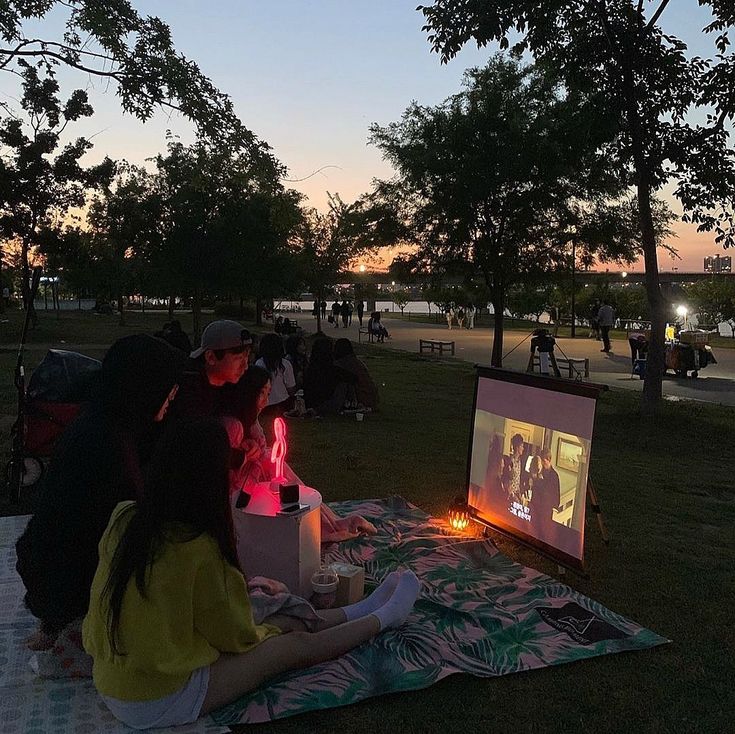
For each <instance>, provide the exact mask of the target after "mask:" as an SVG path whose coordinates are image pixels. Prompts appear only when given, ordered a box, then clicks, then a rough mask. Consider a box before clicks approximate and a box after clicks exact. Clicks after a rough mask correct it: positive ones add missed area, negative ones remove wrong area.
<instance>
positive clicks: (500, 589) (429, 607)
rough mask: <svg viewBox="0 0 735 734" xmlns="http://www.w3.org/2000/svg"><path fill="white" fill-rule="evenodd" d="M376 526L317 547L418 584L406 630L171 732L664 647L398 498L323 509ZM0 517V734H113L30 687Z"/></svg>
mask: <svg viewBox="0 0 735 734" xmlns="http://www.w3.org/2000/svg"><path fill="white" fill-rule="evenodd" d="M332 507H333V508H334V509H335V510H336V511H337V512H338V513H340V514H347V513H351V512H356V513H359V514H360V515H362V516H363V517H366V518H367V519H368V520H370V521H371V522H372V523H374V524H375V526H376V527H377V528H378V535H377V536H376V537H373V538H358V539H356V540H352V541H348V542H345V543H341V544H340V545H339V546H332V547H331V548H329V549H328V559H329V561H330V562H332V561H343V562H348V563H353V564H356V565H362V566H364V568H365V571H366V576H367V578H368V579H369V580H370V581H372V582H378V581H380V580H382V579H383V578H384V577H385V576H386V575H387V574H388V573H389V572H390V571H391V570H393V569H394V568H397V567H408V568H411V569H413V570H414V571H415V572H416V574H417V575H418V576H419V578H420V579H421V597H420V600H419V601H418V602H417V604H416V607H415V609H414V611H413V613H412V614H411V616H410V617H409V619H408V621H407V623H406V624H405V625H404V626H403V627H401V628H400V629H398V630H391V631H388V632H385V633H383V634H381V635H379V636H378V637H376V638H375V639H374V640H373V641H372V642H370V643H368V644H365V645H363V646H361V647H359V648H357V649H356V650H354V651H353V652H352V653H350V654H349V655H346V656H344V657H342V658H340V659H339V660H335V661H332V662H329V663H325V664H323V665H318V666H314V667H312V668H310V669H308V670H305V671H302V672H297V673H291V674H288V675H285V676H282V677H280V678H278V679H277V680H275V681H273V682H272V683H271V684H270V685H269V686H266V687H264V688H262V689H260V690H258V691H257V692H255V693H253V694H251V695H249V696H245V697H243V698H241V699H240V700H238V701H236V702H235V703H233V704H231V705H230V706H226V707H225V708H223V709H220V710H219V711H217V712H215V714H213V715H212V716H211V717H208V718H207V719H205V720H203V721H201V722H198V723H197V724H195V725H192V726H190V727H180V728H177V729H176V730H175V731H176V732H177V733H178V732H182V733H188V732H202V733H203V734H213V733H214V732H220V731H227V729H226V728H224V727H227V726H232V725H234V724H244V723H258V722H265V721H271V720H274V719H279V718H284V717H287V716H293V715H295V714H299V713H304V712H307V711H313V710H316V709H323V708H331V707H334V706H344V705H347V704H350V703H355V702H357V701H361V700H364V699H366V698H370V697H371V696H377V695H380V694H383V693H389V692H395V691H409V690H416V689H420V688H426V687H428V686H430V685H431V684H432V683H435V682H436V681H438V680H441V679H442V678H444V677H446V676H448V675H451V674H452V673H470V674H472V675H476V676H480V677H494V676H500V675H506V674H508V673H515V672H518V671H522V670H531V669H534V668H541V667H545V666H548V665H558V664H560V663H566V662H572V661H576V660H582V659H585V658H590V657H595V656H598V655H604V654H607V653H614V652H622V651H625V650H641V649H645V648H648V647H653V646H655V645H660V644H662V643H664V642H667V640H666V639H664V638H662V637H659V636H658V635H656V634H655V633H653V632H651V631H649V630H647V629H644V628H643V627H640V626H638V625H637V624H635V623H634V622H631V621H630V620H628V619H626V618H625V617H621V616H620V615H618V614H615V613H614V612H611V611H609V610H608V609H606V608H605V607H603V606H601V605H600V604H597V603H596V602H594V601H592V600H591V599H588V598H587V597H585V596H583V595H581V594H579V593H577V592H576V591H574V590H573V589H570V588H569V587H568V586H565V585H564V584H561V583H559V582H558V581H556V580H555V579H552V578H549V577H548V576H544V575H543V574H541V573H538V572H537V571H534V570H532V569H530V568H525V567H524V566H520V565H519V564H517V563H514V562H513V561H511V560H510V559H508V558H507V557H506V556H504V555H502V554H501V553H500V552H499V551H498V550H497V548H496V547H495V546H494V545H493V543H492V542H491V541H489V540H467V539H462V538H458V537H456V536H452V535H451V534H449V533H448V532H447V529H446V526H445V525H444V524H443V523H441V522H440V521H438V520H436V519H432V518H431V517H429V516H428V515H426V514H425V513H424V512H422V511H421V510H419V509H417V508H416V507H414V506H412V505H410V504H408V503H407V502H406V501H405V500H403V499H402V498H400V497H394V498H391V499H389V500H379V501H378V500H375V501H362V502H359V501H353V502H341V503H335V504H333V505H332ZM26 519H27V518H24V519H23V520H20V519H16V518H1V519H0V719H1V720H2V721H3V722H4V724H3V732H8V734H15V733H16V732H26V733H30V734H36V733H37V734H41V732H44V733H45V732H48V731H64V732H74V733H76V732H79V733H80V734H86V733H89V734H92V732H97V731H105V732H118V731H120V732H122V731H129V730H128V729H126V727H123V726H122V725H120V724H119V723H117V722H116V721H115V720H114V719H113V718H112V716H111V714H109V712H108V711H107V709H106V708H105V706H104V704H103V703H102V701H101V700H100V699H99V698H98V697H97V695H96V693H95V691H94V689H93V687H92V685H91V683H90V682H88V681H87V682H77V681H63V682H49V681H40V680H38V679H35V678H34V676H33V673H32V672H31V670H30V668H29V667H28V657H29V655H28V652H27V651H26V650H25V648H24V647H23V644H22V643H23V639H24V638H25V637H26V636H27V635H28V634H29V633H30V631H31V630H32V629H33V627H34V621H33V618H32V617H31V616H30V615H29V614H28V612H26V611H25V610H24V608H23V606H22V603H21V601H20V600H21V597H22V593H23V589H22V585H21V583H20V580H19V579H18V577H17V575H16V574H15V571H14V548H13V545H14V541H15V538H16V537H17V536H18V535H19V534H20V532H22V529H23V527H24V526H25V521H26Z"/></svg>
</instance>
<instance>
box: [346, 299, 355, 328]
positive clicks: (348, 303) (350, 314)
mask: <svg viewBox="0 0 735 734" xmlns="http://www.w3.org/2000/svg"><path fill="white" fill-rule="evenodd" d="M347 306H348V307H349V309H350V313H349V318H348V319H347V323H348V324H349V325H350V326H352V312H353V311H354V310H355V309H354V307H353V306H352V301H348V302H347Z"/></svg>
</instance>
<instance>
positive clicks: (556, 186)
mask: <svg viewBox="0 0 735 734" xmlns="http://www.w3.org/2000/svg"><path fill="white" fill-rule="evenodd" d="M700 4H701V5H708V6H710V9H711V11H712V16H713V20H712V23H711V25H710V26H708V27H707V28H706V29H705V31H706V33H709V34H712V36H713V38H714V46H715V50H716V53H715V54H713V57H712V58H711V59H702V58H699V57H690V56H689V55H688V54H687V49H686V47H685V45H684V44H683V43H682V42H681V41H680V40H679V39H677V38H675V37H674V36H672V35H671V34H670V33H666V32H665V31H664V29H663V27H662V23H663V20H664V19H665V11H666V8H667V5H668V0H659V2H658V4H656V3H652V2H648V1H647V0H640V1H639V0H636V2H631V0H608V1H607V2H606V3H586V4H582V5H580V4H579V3H576V2H566V1H564V0H559V1H558V2H553V3H549V2H548V0H522V1H520V2H517V3H514V4H513V8H512V9H510V10H508V8H507V7H506V5H507V3H504V2H501V1H500V0H497V1H496V0H491V1H486V0H471V1H470V2H467V0H436V1H435V2H434V3H433V4H432V5H428V6H423V7H420V8H419V10H420V11H421V12H422V13H423V15H424V17H425V23H426V25H425V29H426V31H427V33H428V36H429V42H430V44H431V46H432V48H433V49H434V50H436V51H437V52H439V54H440V55H441V58H442V60H447V59H449V58H451V57H452V56H454V55H455V54H456V53H457V52H458V51H459V49H460V48H461V47H462V46H463V45H464V44H465V43H466V42H468V41H470V40H475V41H476V42H477V43H478V44H479V45H486V44H489V43H495V44H496V45H497V47H498V48H499V52H498V53H495V54H494V55H492V56H491V58H490V60H489V62H488V64H487V65H485V66H483V67H480V68H474V69H469V70H468V71H467V72H466V74H465V77H464V81H463V85H462V88H461V90H460V91H459V92H458V93H456V94H455V95H452V96H451V97H449V98H447V99H446V100H445V101H444V102H442V103H440V104H438V105H435V106H433V107H427V106H422V105H421V104H419V103H418V102H414V103H412V104H411V105H410V106H409V107H408V108H407V109H406V111H405V112H404V114H403V116H402V117H401V119H400V120H398V121H396V122H393V123H390V124H388V125H379V124H374V125H372V126H371V127H370V132H369V142H370V143H371V144H372V145H375V146H377V148H378V149H379V150H380V151H381V153H382V154H383V156H384V157H385V159H386V160H387V161H388V162H389V163H390V164H391V165H392V166H393V169H394V171H395V175H394V176H393V177H392V178H391V179H388V180H384V181H376V182H375V183H374V186H373V188H372V190H371V191H369V192H367V193H366V194H365V195H364V196H362V197H360V198H359V199H358V200H357V201H356V202H354V203H351V204H348V203H346V202H343V201H342V200H341V199H340V197H339V196H338V195H336V194H335V195H332V196H330V198H329V206H328V209H327V211H326V212H318V211H316V210H314V209H312V208H310V207H308V206H307V204H306V202H304V201H303V200H302V197H301V196H300V195H299V194H298V193H296V192H294V191H293V190H290V189H288V188H287V187H286V186H285V184H284V179H285V174H286V170H285V168H284V166H283V165H282V164H281V163H280V162H279V161H278V159H277V158H276V156H275V155H274V153H273V151H272V150H271V149H270V147H269V146H268V145H267V144H266V143H265V142H264V141H262V140H259V139H258V138H257V137H256V136H255V135H253V134H252V133H251V132H250V131H249V130H247V128H245V126H244V125H243V124H242V122H241V121H240V120H239V119H238V118H237V116H236V115H235V114H234V111H233V109H232V104H231V101H230V100H229V98H228V97H227V96H226V95H223V94H222V93H221V92H219V91H218V90H217V89H215V88H214V86H213V85H212V84H211V82H209V80H207V79H206V77H204V76H203V75H202V74H201V72H200V71H199V69H198V67H197V66H196V64H194V63H193V62H191V61H190V60H187V59H185V58H184V57H182V56H181V55H180V54H177V53H176V52H175V49H174V48H173V45H172V42H171V38H170V33H169V31H168V28H167V26H166V25H165V24H164V23H163V22H162V21H160V20H159V19H157V18H151V17H147V18H143V17H141V16H140V15H139V14H138V13H137V12H136V11H135V10H134V8H132V6H131V5H130V3H129V2H128V0H114V2H111V3H108V4H106V5H107V6H109V7H106V9H105V12H104V13H101V12H100V9H99V4H98V3H96V2H93V1H92V0H71V1H70V2H64V3H61V2H55V1H54V0H49V1H48V2H46V3H36V4H28V3H25V2H21V0H11V2H9V3H6V4H5V5H4V6H3V9H2V10H0V32H1V34H2V37H3V40H4V44H5V45H6V46H7V48H0V71H2V70H4V71H8V72H10V73H12V74H15V75H17V76H19V77H20V79H21V83H22V97H21V100H20V108H21V109H20V110H13V109H11V108H10V106H9V105H8V104H7V103H3V108H4V110H5V112H6V113H7V114H6V115H5V117H4V118H3V120H2V122H1V123H0V146H2V154H1V155H0V233H1V234H2V237H3V239H4V241H5V242H6V243H8V242H12V243H16V244H17V245H18V247H19V255H18V257H19V260H20V282H21V286H22V289H23V297H24V301H25V302H26V306H27V307H29V308H32V304H31V303H29V301H28V293H27V288H28V285H27V284H28V282H29V277H28V276H29V267H30V262H31V259H32V256H33V254H34V253H37V254H39V255H41V256H42V257H43V258H44V259H45V261H46V264H47V267H48V268H50V269H52V270H56V271H62V270H63V273H64V280H65V282H66V283H68V284H73V286H74V287H75V288H76V289H77V290H79V291H86V292H90V293H95V294H99V293H106V294H109V297H111V298H113V297H114V298H115V300H116V301H117V303H118V308H119V309H123V308H124V305H123V304H124V300H125V299H124V296H125V294H128V293H132V292H137V293H146V294H151V295H157V296H165V297H167V298H168V299H169V302H170V303H173V302H174V299H175V298H176V297H179V298H186V299H187V300H188V301H190V302H191V304H192V308H193V311H194V318H195V327H196V328H198V326H199V318H200V317H199V314H200V310H201V304H202V303H203V302H204V300H205V299H207V298H211V297H213V296H217V295H222V294H227V295H229V296H230V297H233V296H234V297H237V298H241V299H242V298H249V299H254V300H255V301H256V302H261V301H263V300H264V299H268V298H269V297H272V296H274V295H281V294H286V293H294V292H297V291H298V290H299V289H300V288H308V289H309V290H310V291H311V292H312V293H314V294H315V295H316V296H317V297H318V298H319V299H322V298H323V297H324V295H325V294H326V292H327V291H328V289H329V288H330V287H331V286H332V285H333V284H334V283H335V282H339V276H340V274H341V273H343V272H344V270H345V269H346V268H348V267H350V265H351V264H352V263H354V261H355V260H356V258H357V257H359V256H361V255H363V254H364V253H366V252H374V251H376V250H377V249H378V247H380V246H394V247H395V246H398V247H401V246H406V249H405V253H404V254H403V255H402V256H400V257H399V258H397V260H396V261H395V262H394V263H393V266H392V267H393V268H394V270H395V271H396V272H403V273H404V274H405V275H406V276H407V277H408V276H411V277H418V276H421V277H423V278H425V279H427V280H431V281H432V282H435V283H440V282H441V279H442V277H443V276H444V275H445V274H451V273H453V272H462V273H464V274H466V276H467V279H468V281H470V282H471V283H472V287H473V288H475V289H477V288H481V289H482V293H483V294H484V295H485V296H486V297H487V300H488V301H489V302H491V303H492V305H493V308H494V311H495V314H496V318H495V320H494V322H495V324H494V330H495V336H494V340H493V353H492V357H491V361H492V363H493V364H494V365H497V366H500V365H501V364H502V351H503V314H504V313H505V312H506V310H508V309H509V307H511V306H513V303H514V300H517V299H518V298H519V297H520V296H519V294H521V293H523V292H524V288H525V292H526V297H528V296H529V295H532V291H533V290H534V288H535V291H536V294H537V295H538V292H539V291H540V288H539V287H538V286H534V288H532V289H531V290H529V289H528V288H527V287H526V286H528V285H529V284H535V283H538V282H539V279H543V278H545V277H548V275H549V273H558V272H569V271H571V272H573V271H574V270H575V269H577V268H583V267H587V266H589V265H590V264H592V263H593V262H608V261H609V262H619V263H629V262H632V261H633V260H635V259H636V258H638V257H642V258H643V260H644V262H645V268H646V282H645V290H646V307H647V311H648V314H649V316H650V319H651V321H652V322H653V337H652V342H651V349H650V351H649V370H648V371H647V375H646V385H645V389H644V407H645V409H646V410H648V411H649V412H650V411H651V410H652V409H653V406H654V405H655V403H656V401H657V400H658V398H659V397H660V394H661V374H662V372H663V369H661V370H658V369H656V365H657V364H658V363H659V362H660V365H661V367H662V366H663V327H664V323H665V321H666V316H667V314H666V302H665V298H664V295H663V293H662V292H661V287H660V283H659V280H658V265H657V251H658V250H659V249H660V248H662V247H665V248H669V249H671V245H670V241H671V236H672V231H671V223H672V221H673V219H674V217H673V215H672V213H671V211H670V210H669V209H668V207H666V206H665V204H664V203H663V202H662V201H660V200H659V199H658V198H657V197H656V193H657V192H658V191H660V190H661V188H662V187H663V186H664V185H665V184H667V183H673V184H674V185H675V187H676V188H675V195H676V196H677V198H678V199H679V201H680V203H681V205H682V207H683V210H684V212H685V215H684V216H685V219H687V220H688V221H691V222H694V223H695V224H696V225H697V226H698V228H699V229H700V230H702V231H714V233H715V235H716V238H717V241H718V242H720V243H721V244H723V245H725V246H727V245H729V244H730V243H731V241H732V229H731V225H732V222H733V220H732V216H733V209H732V202H733V193H732V192H733V191H734V190H735V161H734V160H733V155H732V150H731V149H730V147H729V145H728V142H729V134H730V131H731V130H730V128H731V121H732V119H733V115H734V114H735V104H733V98H732V95H731V93H730V91H729V90H731V89H732V82H733V69H735V63H733V61H734V60H735V59H734V58H733V54H732V52H731V51H730V50H729V39H728V32H729V30H730V29H731V28H732V26H733V25H734V24H735V17H734V15H733V11H732V10H731V9H730V5H729V4H727V3H720V2H717V1H715V0H712V2H705V0H700ZM54 6H59V7H63V8H64V9H66V12H67V13H68V14H69V17H68V22H67V26H66V27H67V31H66V33H65V34H64V37H63V39H53V40H52V39H38V38H27V37H26V36H25V35H24V33H23V23H24V21H25V20H27V19H29V18H30V19H40V18H43V17H44V16H45V14H46V13H47V12H48V11H49V10H50V9H51V8H52V7H54ZM552 6H553V7H552ZM89 38H92V39H93V40H94V41H96V43H97V46H98V48H97V49H96V50H94V51H92V50H90V49H91V47H90V45H89V43H88V41H89ZM522 59H529V61H528V62H526V61H525V60H523V61H522ZM60 65H66V66H69V67H72V68H75V69H78V70H80V71H84V72H85V73H87V74H92V75H97V76H100V77H105V78H107V79H109V80H110V81H111V82H112V83H114V84H116V85H117V89H118V94H119V96H120V99H121V103H122V106H123V108H124V109H125V110H127V111H129V112H131V113H133V114H135V115H136V116H138V117H139V118H140V119H141V120H145V119H147V118H148V117H150V116H151V114H152V112H153V110H154V109H156V107H160V106H164V107H166V106H169V107H173V108H175V109H178V110H181V111H182V112H183V113H184V114H185V115H187V116H188V117H189V118H190V119H192V120H193V121H194V124H195V127H196V131H197V136H196V140H195V142H194V143H193V144H190V145H184V144H183V143H181V141H180V140H178V139H176V138H175V137H173V136H169V139H168V140H167V141H166V150H165V152H162V153H160V154H159V155H158V156H156V157H155V159H154V160H153V161H152V165H151V166H150V167H147V168H144V167H139V166H133V165H130V164H128V163H126V162H124V161H112V160H110V159H104V160H103V161H102V162H101V163H100V164H98V165H96V166H90V167H84V166H83V165H82V164H81V159H82V157H83V156H84V154H85V153H86V152H87V151H88V150H89V149H90V147H91V141H89V140H86V139H84V138H78V139H77V140H76V141H73V142H71V143H67V144H65V145H64V146H63V147H60V141H61V140H62V136H63V135H64V134H65V131H67V130H68V129H69V128H70V126H71V127H73V124H74V123H75V122H76V121H77V120H79V119H81V118H82V117H86V116H89V115H91V114H92V108H91V106H90V104H89V101H88V99H87V95H86V93H85V92H84V91H83V90H75V91H74V92H72V94H71V95H70V96H69V97H68V98H66V99H63V100H62V99H61V97H60V89H59V85H58V83H57V81H56V70H57V68H58V67H59V66H60ZM693 110H695V111H696V110H704V111H705V112H706V113H707V117H706V123H704V124H702V123H700V122H697V123H696V124H695V123H694V122H692V121H691V119H690V113H691V112H692V111H693ZM74 212H77V214H76V216H77V217H78V218H77V220H76V221H75V220H74V219H73V218H72V215H73V213H74ZM401 282H406V280H405V279H403V278H401ZM557 295H559V294H557ZM557 300H558V299H557ZM257 312H258V313H259V312H260V309H259V308H258V309H257ZM121 316H124V313H121Z"/></svg>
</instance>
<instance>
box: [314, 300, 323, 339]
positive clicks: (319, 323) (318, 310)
mask: <svg viewBox="0 0 735 734" xmlns="http://www.w3.org/2000/svg"><path fill="white" fill-rule="evenodd" d="M315 295H316V333H317V334H321V333H322V294H321V291H318V292H317V293H316V294H315Z"/></svg>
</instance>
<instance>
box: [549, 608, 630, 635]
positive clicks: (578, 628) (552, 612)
mask: <svg viewBox="0 0 735 734" xmlns="http://www.w3.org/2000/svg"><path fill="white" fill-rule="evenodd" d="M536 611H537V612H538V613H539V615H540V616H541V619H543V620H544V622H546V624H548V625H549V626H551V627H553V628H554V629H557V630H559V631H560V632H565V633H566V634H567V635H569V637H571V638H572V639H573V640H574V641H575V642H579V643H581V644H582V645H589V644H590V643H592V642H601V641H602V640H622V639H624V638H626V637H628V636H629V635H627V634H626V633H625V632H623V631H622V630H619V629H618V628H617V627H614V626H613V625H611V624H610V623H609V622H606V621H605V620H604V619H600V617H598V616H597V615H596V614H594V613H593V612H590V611H589V609H585V608H584V607H581V606H579V604H577V603H575V602H567V603H566V604H564V606H561V607H558V608H555V607H537V608H536Z"/></svg>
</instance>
